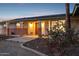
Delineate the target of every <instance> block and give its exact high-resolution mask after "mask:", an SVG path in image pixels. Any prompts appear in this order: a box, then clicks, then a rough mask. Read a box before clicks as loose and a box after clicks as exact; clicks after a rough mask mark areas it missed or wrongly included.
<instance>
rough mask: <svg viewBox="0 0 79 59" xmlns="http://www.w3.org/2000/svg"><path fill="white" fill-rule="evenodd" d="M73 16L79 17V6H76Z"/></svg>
mask: <svg viewBox="0 0 79 59" xmlns="http://www.w3.org/2000/svg"><path fill="white" fill-rule="evenodd" d="M72 15H73V16H79V4H75V5H74V10H73V13H72Z"/></svg>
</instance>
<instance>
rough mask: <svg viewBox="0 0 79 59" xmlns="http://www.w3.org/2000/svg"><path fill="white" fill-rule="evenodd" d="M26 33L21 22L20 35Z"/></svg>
mask: <svg viewBox="0 0 79 59" xmlns="http://www.w3.org/2000/svg"><path fill="white" fill-rule="evenodd" d="M23 33H24V31H23V22H20V35H21V36H22V35H23Z"/></svg>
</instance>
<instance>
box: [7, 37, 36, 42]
mask: <svg viewBox="0 0 79 59" xmlns="http://www.w3.org/2000/svg"><path fill="white" fill-rule="evenodd" d="M34 39H35V38H32V37H17V38H10V39H7V40H10V41H18V42H28V41H31V40H34Z"/></svg>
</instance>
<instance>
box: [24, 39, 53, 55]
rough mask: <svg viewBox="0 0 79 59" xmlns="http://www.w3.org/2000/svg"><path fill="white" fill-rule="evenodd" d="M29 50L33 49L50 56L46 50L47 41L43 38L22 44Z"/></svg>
mask: <svg viewBox="0 0 79 59" xmlns="http://www.w3.org/2000/svg"><path fill="white" fill-rule="evenodd" d="M23 45H24V46H27V47H29V48H32V49H35V50H37V51H40V52H42V53H44V54H47V55H52V54H51V53H50V51H49V49H48V39H45V38H36V39H34V40H32V41H29V42H26V43H24V44H23Z"/></svg>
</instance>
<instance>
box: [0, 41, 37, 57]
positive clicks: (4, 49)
mask: <svg viewBox="0 0 79 59" xmlns="http://www.w3.org/2000/svg"><path fill="white" fill-rule="evenodd" d="M21 44H22V43H20V42H16V41H7V40H4V41H0V56H38V54H35V53H33V52H31V51H29V50H26V49H23V48H21V46H20V45H21Z"/></svg>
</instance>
